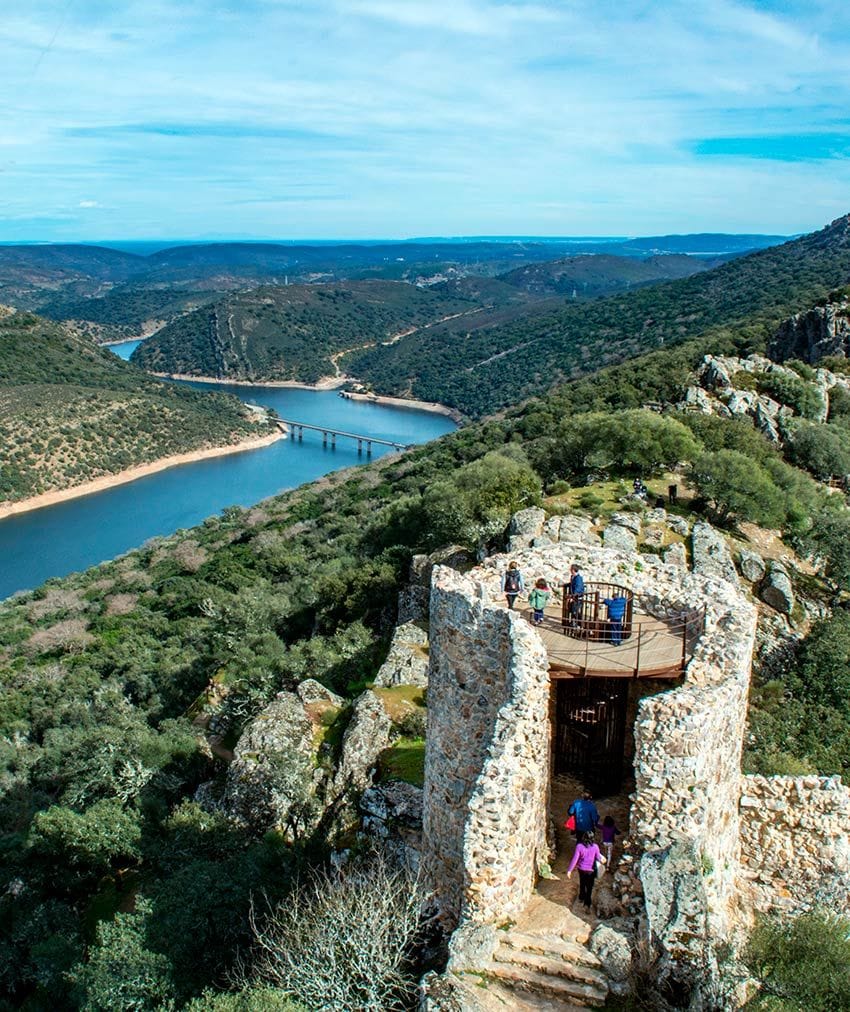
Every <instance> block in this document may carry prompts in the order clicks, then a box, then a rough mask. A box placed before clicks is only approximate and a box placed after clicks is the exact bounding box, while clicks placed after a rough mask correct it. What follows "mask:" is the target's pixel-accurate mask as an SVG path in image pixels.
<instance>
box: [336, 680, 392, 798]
mask: <svg viewBox="0 0 850 1012" xmlns="http://www.w3.org/2000/svg"><path fill="white" fill-rule="evenodd" d="M391 728H392V721H391V720H390V718H389V716H388V715H387V711H386V710H385V709H384V704H383V703H382V702H381V700H380V699H379V698H378V697H377V696H376V695H375V693H374V692H371V691H370V690H368V689H367V690H366V692H364V693H362V694H361V695H360V696H358V697H357V699H356V700H355V702H354V706H353V707H352V713H351V720H350V721H349V724H348V727H347V728H346V729H345V734H344V735H343V737H342V750H341V754H340V759H339V766H338V768H337V772H336V777H335V778H334V789H335V790H336V791H337V792H338V793H342V792H343V791H348V790H349V789H351V788H353V789H354V790H363V789H364V788H365V787H367V786H368V785H369V783H370V780H371V773H372V770H373V768H374V766H375V763H376V762H377V759H378V756H379V755H380V754H381V752H383V751H384V749H385V748H386V747H387V746H388V745H389V743H390V730H391Z"/></svg>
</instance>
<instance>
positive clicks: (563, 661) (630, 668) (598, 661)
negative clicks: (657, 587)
mask: <svg viewBox="0 0 850 1012" xmlns="http://www.w3.org/2000/svg"><path fill="white" fill-rule="evenodd" d="M522 614H523V615H524V616H525V618H527V619H528V620H529V621H531V610H530V609H528V608H525V609H523V611H522ZM633 628H634V630H635V631H634V632H633V633H632V636H631V637H630V638H629V639H627V640H624V641H623V642H622V643H621V644H620V645H619V646H615V645H614V644H613V643H606V642H603V641H598V640H597V641H593V640H581V639H573V637H571V636H567V635H566V634H565V633H564V631H563V627H562V625H561V608H560V606H559V605H555V606H553V607H549V608H547V609H546V611H545V612H544V619H543V625H540V626H537V627H536V629H537V631H538V633H539V634H540V638H541V639H542V640H543V643H544V644H545V646H546V650H547V652H548V654H549V669H550V672H551V675H552V677H553V678H570V677H577V676H578V677H581V676H583V675H585V674H586V675H588V676H594V677H598V678H634V677H638V678H677V677H678V676H679V675H680V674H681V673H682V631H681V625H678V626H676V625H674V624H673V623H670V622H665V621H663V620H661V619H657V618H653V617H652V616H651V615H646V614H643V613H640V612H638V611H637V610H635V613H634V627H633ZM636 672H637V675H636Z"/></svg>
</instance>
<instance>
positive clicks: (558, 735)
mask: <svg viewBox="0 0 850 1012" xmlns="http://www.w3.org/2000/svg"><path fill="white" fill-rule="evenodd" d="M555 685H556V687H557V688H556V690H555V691H556V693H557V696H556V699H555V772H556V773H571V774H572V775H573V776H576V777H578V778H579V779H581V780H582V781H583V782H584V785H585V787H587V789H588V790H589V791H592V792H593V793H594V794H600V795H602V794H615V793H616V792H617V791H618V790H619V789H620V785H621V783H622V780H623V752H624V750H625V742H626V707H627V704H628V697H629V682H628V680H627V679H625V678H559V679H558V680H557V681H556V682H555Z"/></svg>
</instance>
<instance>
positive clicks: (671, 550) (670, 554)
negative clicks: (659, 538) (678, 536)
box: [661, 541, 688, 569]
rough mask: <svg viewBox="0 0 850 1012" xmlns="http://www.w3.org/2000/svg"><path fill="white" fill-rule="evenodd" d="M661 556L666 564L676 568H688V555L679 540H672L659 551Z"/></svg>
mask: <svg viewBox="0 0 850 1012" xmlns="http://www.w3.org/2000/svg"><path fill="white" fill-rule="evenodd" d="M661 557H662V559H663V560H664V561H665V562H666V563H667V565H668V566H676V567H677V568H678V569H687V568H688V556H687V553H686V551H685V546H684V545H683V544H682V542H681V541H674V542H673V544H672V545H668V546H667V547H666V548H665V549H664V551H663V552H662V553H661Z"/></svg>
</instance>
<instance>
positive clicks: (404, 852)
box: [360, 780, 422, 871]
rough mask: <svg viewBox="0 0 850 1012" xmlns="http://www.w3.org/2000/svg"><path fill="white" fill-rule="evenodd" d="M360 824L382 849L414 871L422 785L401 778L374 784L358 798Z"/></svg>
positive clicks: (419, 846) (419, 840) (418, 846)
mask: <svg viewBox="0 0 850 1012" xmlns="http://www.w3.org/2000/svg"><path fill="white" fill-rule="evenodd" d="M360 813H361V825H362V828H363V831H364V833H366V834H367V835H368V836H372V837H377V838H378V839H379V840H381V843H382V846H383V847H384V850H385V852H387V853H389V854H390V855H391V856H393V857H395V859H396V860H397V861H398V863H399V864H401V865H403V866H405V867H407V868H410V869H411V870H413V871H416V870H417V869H418V867H419V855H420V852H421V850H422V788H421V787H415V786H414V785H413V784H407V783H405V782H404V781H402V780H392V781H390V782H389V783H385V784H375V785H374V786H373V787H369V788H367V789H366V790H365V791H364V792H363V795H362V797H361V798H360Z"/></svg>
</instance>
